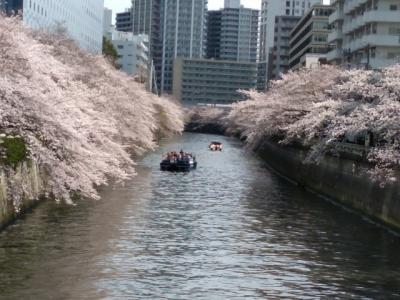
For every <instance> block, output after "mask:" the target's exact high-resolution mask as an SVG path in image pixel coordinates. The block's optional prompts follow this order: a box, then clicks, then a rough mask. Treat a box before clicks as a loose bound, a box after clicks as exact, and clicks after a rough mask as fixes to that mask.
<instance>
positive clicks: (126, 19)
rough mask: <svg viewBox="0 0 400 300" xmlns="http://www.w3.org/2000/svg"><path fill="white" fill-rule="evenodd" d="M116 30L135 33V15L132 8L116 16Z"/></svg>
mask: <svg viewBox="0 0 400 300" xmlns="http://www.w3.org/2000/svg"><path fill="white" fill-rule="evenodd" d="M115 28H116V29H117V31H123V32H133V14H132V10H131V9H130V8H127V9H126V10H125V11H124V12H120V13H117V14H116V17H115Z"/></svg>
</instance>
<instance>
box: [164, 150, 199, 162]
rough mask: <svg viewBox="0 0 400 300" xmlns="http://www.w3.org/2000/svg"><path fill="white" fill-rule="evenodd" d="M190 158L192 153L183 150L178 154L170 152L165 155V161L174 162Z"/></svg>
mask: <svg viewBox="0 0 400 300" xmlns="http://www.w3.org/2000/svg"><path fill="white" fill-rule="evenodd" d="M192 156H193V155H192V153H188V152H184V151H183V150H181V151H179V152H176V151H171V152H168V153H167V154H166V159H167V160H174V161H177V160H187V159H189V158H191V157H192Z"/></svg>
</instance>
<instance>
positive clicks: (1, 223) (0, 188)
mask: <svg viewBox="0 0 400 300" xmlns="http://www.w3.org/2000/svg"><path fill="white" fill-rule="evenodd" d="M45 182H46V176H45V172H44V171H43V170H41V169H40V168H39V167H38V166H37V165H36V164H35V163H33V162H32V161H30V160H28V161H24V162H21V163H19V164H18V165H17V166H16V168H15V169H14V168H10V167H5V166H2V165H0V229H2V228H3V227H5V226H6V225H8V224H10V223H11V222H13V221H14V220H15V219H16V218H18V217H19V216H20V215H22V214H23V213H24V212H25V211H26V210H29V209H30V208H32V207H33V206H34V205H36V204H37V203H38V201H39V200H40V199H41V198H43V197H44V194H45Z"/></svg>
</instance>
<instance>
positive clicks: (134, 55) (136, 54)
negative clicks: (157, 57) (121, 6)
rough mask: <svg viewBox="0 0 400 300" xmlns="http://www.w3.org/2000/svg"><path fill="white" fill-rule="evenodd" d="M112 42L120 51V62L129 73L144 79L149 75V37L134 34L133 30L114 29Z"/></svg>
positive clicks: (122, 67)
mask: <svg viewBox="0 0 400 300" xmlns="http://www.w3.org/2000/svg"><path fill="white" fill-rule="evenodd" d="M111 41H112V43H113V45H114V47H115V48H116V49H117V51H118V55H119V59H118V64H119V65H120V66H121V69H122V70H123V71H124V72H125V73H127V74H129V75H135V76H138V77H140V78H141V79H142V80H143V81H146V80H147V77H148V65H149V48H148V47H147V45H148V43H149V38H148V36H147V35H145V34H141V35H133V33H132V32H122V31H114V33H113V35H112V40H111Z"/></svg>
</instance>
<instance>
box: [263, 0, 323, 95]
mask: <svg viewBox="0 0 400 300" xmlns="http://www.w3.org/2000/svg"><path fill="white" fill-rule="evenodd" d="M321 2H322V1H321V0H286V1H285V0H278V1H277V0H262V1H261V18H260V50H259V51H260V53H259V72H258V83H257V89H258V90H259V91H265V90H266V88H267V85H266V84H267V81H268V69H271V66H268V60H269V57H270V56H271V55H272V48H273V46H274V32H275V17H277V16H303V15H304V14H305V12H306V11H307V10H309V9H310V8H311V6H312V5H314V4H317V3H321Z"/></svg>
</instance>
